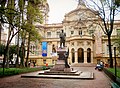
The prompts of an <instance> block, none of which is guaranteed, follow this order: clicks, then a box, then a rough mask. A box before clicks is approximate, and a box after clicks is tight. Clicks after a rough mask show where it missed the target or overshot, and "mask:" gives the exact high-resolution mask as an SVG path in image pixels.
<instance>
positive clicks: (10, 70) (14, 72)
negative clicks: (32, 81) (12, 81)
mask: <svg viewBox="0 0 120 88" xmlns="http://www.w3.org/2000/svg"><path fill="white" fill-rule="evenodd" d="M39 70H41V68H5V72H4V76H11V75H18V74H22V73H28V72H34V71H39ZM0 77H3V68H0Z"/></svg>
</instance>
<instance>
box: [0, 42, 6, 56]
mask: <svg viewBox="0 0 120 88" xmlns="http://www.w3.org/2000/svg"><path fill="white" fill-rule="evenodd" d="M4 48H5V45H2V44H0V55H3V54H4Z"/></svg>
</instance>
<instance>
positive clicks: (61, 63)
mask: <svg viewBox="0 0 120 88" xmlns="http://www.w3.org/2000/svg"><path fill="white" fill-rule="evenodd" d="M66 52H67V48H66V47H64V48H58V49H57V53H58V56H59V57H58V60H57V62H56V64H55V66H53V68H51V69H50V71H65V72H68V71H71V69H70V68H66V67H65V65H66V63H65V59H66V57H65V54H66Z"/></svg>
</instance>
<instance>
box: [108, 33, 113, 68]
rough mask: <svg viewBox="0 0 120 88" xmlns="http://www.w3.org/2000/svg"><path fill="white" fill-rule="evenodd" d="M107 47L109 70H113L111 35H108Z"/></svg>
mask: <svg viewBox="0 0 120 88" xmlns="http://www.w3.org/2000/svg"><path fill="white" fill-rule="evenodd" d="M108 47H109V57H110V68H113V59H112V48H111V35H108Z"/></svg>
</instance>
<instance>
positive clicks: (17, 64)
mask: <svg viewBox="0 0 120 88" xmlns="http://www.w3.org/2000/svg"><path fill="white" fill-rule="evenodd" d="M19 50H20V49H19V32H18V38H17V58H16V64H15V65H16V67H19Z"/></svg>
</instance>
